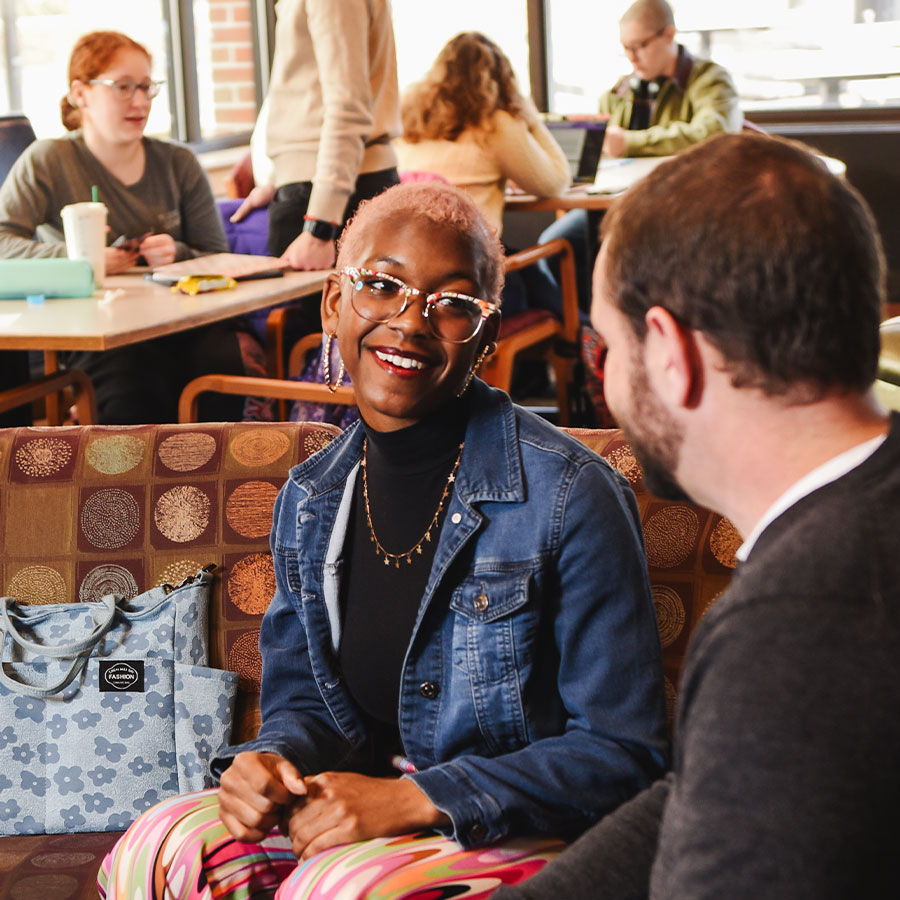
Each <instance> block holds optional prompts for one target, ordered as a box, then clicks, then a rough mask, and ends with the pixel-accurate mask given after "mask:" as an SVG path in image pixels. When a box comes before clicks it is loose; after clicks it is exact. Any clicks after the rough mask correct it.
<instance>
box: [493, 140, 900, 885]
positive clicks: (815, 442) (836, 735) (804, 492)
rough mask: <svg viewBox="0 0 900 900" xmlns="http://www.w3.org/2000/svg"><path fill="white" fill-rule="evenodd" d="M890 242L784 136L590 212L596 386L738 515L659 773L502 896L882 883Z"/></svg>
mask: <svg viewBox="0 0 900 900" xmlns="http://www.w3.org/2000/svg"><path fill="white" fill-rule="evenodd" d="M883 300H884V260H883V255H882V251H881V245H880V241H879V238H878V235H877V232H876V230H875V226H874V223H873V220H872V217H871V214H870V213H869V211H868V209H867V207H866V205H865V203H864V201H863V200H862V199H861V198H860V197H859V195H858V194H857V193H856V192H855V191H854V190H853V188H851V187H850V186H849V185H847V184H846V183H844V182H842V181H841V180H839V179H838V178H835V177H834V176H832V175H831V174H829V173H828V172H827V171H826V169H825V168H824V166H823V165H822V164H821V163H820V161H819V160H818V159H817V158H816V157H815V156H813V155H812V154H811V153H809V152H807V150H806V149H805V148H803V147H801V146H800V145H797V144H793V143H789V142H786V141H781V140H776V139H774V138H768V137H764V136H759V135H746V134H744V135H722V136H718V137H715V138H712V139H710V140H709V141H708V142H706V143H704V144H703V145H700V146H698V147H696V148H694V149H692V150H689V151H686V152H685V153H683V154H681V155H680V156H678V157H677V158H676V159H674V160H672V161H671V162H668V163H665V164H663V165H662V166H660V167H659V168H658V169H657V170H656V171H655V172H653V173H652V174H651V175H650V176H648V177H647V178H646V179H645V180H644V181H642V182H641V183H640V184H638V185H637V186H635V187H634V188H632V189H631V190H630V191H629V192H628V193H627V194H626V195H625V197H624V198H623V199H622V200H621V202H620V203H619V204H618V205H617V206H616V207H615V209H614V210H613V211H611V212H610V214H609V215H608V216H607V218H606V220H605V222H604V230H603V244H602V249H601V252H600V255H599V258H598V260H597V265H596V267H595V277H594V301H593V307H592V321H593V322H594V325H595V326H596V328H597V329H598V331H599V332H600V333H601V335H602V336H603V339H604V341H605V342H606V344H607V346H608V356H607V361H606V390H607V398H608V401H609V405H610V407H611V409H612V410H613V412H614V413H615V415H616V417H617V419H618V421H619V422H620V424H621V425H622V427H623V428H624V429H625V432H626V434H627V435H628V437H629V439H630V441H631V442H632V444H633V447H634V449H635V452H636V454H637V455H638V456H639V458H640V460H641V462H642V463H643V465H644V468H645V475H646V479H647V483H648V486H649V487H650V488H651V489H652V490H654V491H655V492H657V493H660V494H661V495H663V496H668V497H673V496H680V495H682V494H684V495H687V496H690V497H691V498H692V499H693V500H695V501H696V502H698V503H701V504H704V505H706V506H709V507H711V508H712V509H715V510H717V511H718V512H720V513H722V514H723V515H725V516H727V517H728V518H729V519H731V521H732V522H733V523H734V524H735V526H736V527H737V528H738V530H739V531H740V532H741V534H742V535H743V536H744V544H743V545H742V547H741V548H740V550H739V552H738V558H739V560H740V562H739V566H738V569H737V571H736V573H735V575H734V578H733V580H732V583H731V586H730V587H729V589H728V590H727V591H726V592H725V594H723V596H722V597H720V598H719V599H718V600H717V601H716V603H715V605H714V606H713V607H712V608H711V609H710V610H709V611H708V612H707V614H706V616H705V617H704V620H703V621H702V622H701V623H700V625H699V626H698V628H697V630H696V631H695V633H694V636H693V639H692V643H691V647H690V651H689V654H688V660H687V663H686V666H685V670H684V675H683V679H682V688H681V693H680V703H679V709H678V713H677V723H676V732H675V735H676V738H675V756H674V767H673V771H672V772H671V773H670V774H669V776H668V777H667V778H666V779H665V780H663V781H660V782H657V783H656V784H655V785H654V786H652V787H651V788H649V789H648V790H646V791H645V792H644V793H642V794H640V795H639V796H638V797H637V798H636V799H634V800H633V801H631V802H629V803H627V804H625V805H624V806H622V807H620V808H619V809H618V810H617V811H616V812H614V813H612V814H611V815H609V816H607V817H606V818H605V819H603V820H602V821H601V822H600V823H599V824H598V825H596V826H594V827H593V828H592V829H591V830H590V831H588V832H586V833H585V834H584V835H583V836H582V837H581V838H580V839H579V840H578V841H577V842H576V843H575V844H573V845H572V847H570V848H569V849H568V850H566V851H565V852H564V853H563V854H561V856H560V857H559V858H558V859H557V860H555V861H554V862H552V863H550V864H549V865H548V866H547V867H546V868H544V869H543V870H542V871H541V872H540V873H538V874H537V875H536V876H535V877H534V878H533V879H531V880H529V881H526V882H523V883H522V884H520V885H517V886H516V887H510V888H503V889H501V890H500V891H498V892H497V893H496V895H495V896H496V897H497V898H498V900H538V898H540V900H543V898H551V897H554V898H556V897H567V898H580V897H590V898H591V900H602V898H616V900H623V898H632V897H634V898H638V897H646V896H648V895H649V896H650V897H652V898H678V900H684V898H691V900H696V898H723V897H728V898H730V900H744V898H746V900H750V898H753V900H760V898H766V900H780V898H791V900H797V898H810V900H813V898H815V900H830V898H835V900H837V898H847V897H887V896H894V895H895V892H896V885H895V878H894V864H893V862H894V859H895V856H896V849H897V846H898V841H900V826H898V820H897V809H898V805H900V766H898V761H900V754H898V750H897V747H898V746H900V716H898V715H897V702H896V699H895V698H896V695H895V693H894V691H895V690H896V684H897V682H898V679H900V616H898V612H900V609H898V600H900V552H898V551H900V538H898V534H900V530H898V526H900V419H898V418H897V416H896V415H895V416H892V417H890V418H889V417H888V416H887V414H886V413H885V412H884V410H882V409H881V408H880V407H879V406H878V404H877V402H876V400H875V399H874V396H873V393H872V382H873V381H874V378H875V373H876V367H877V360H878V352H879V340H878V324H879V318H880V310H881V306H882V302H883Z"/></svg>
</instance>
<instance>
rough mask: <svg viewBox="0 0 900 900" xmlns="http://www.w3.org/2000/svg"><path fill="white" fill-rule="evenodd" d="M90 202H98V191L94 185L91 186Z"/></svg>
mask: <svg viewBox="0 0 900 900" xmlns="http://www.w3.org/2000/svg"><path fill="white" fill-rule="evenodd" d="M91 202H92V203H99V202H100V191H99V190H98V189H97V185H96V184H92V185H91Z"/></svg>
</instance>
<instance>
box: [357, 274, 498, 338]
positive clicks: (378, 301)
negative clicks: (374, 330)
mask: <svg viewBox="0 0 900 900" xmlns="http://www.w3.org/2000/svg"><path fill="white" fill-rule="evenodd" d="M341 274H342V275H346V276H347V277H348V278H349V279H350V283H351V292H350V302H351V304H352V305H353V309H354V310H355V311H356V312H357V313H358V314H359V315H361V316H362V317H363V318H364V319H368V320H369V321H370V322H379V323H382V324H384V323H385V322H390V321H391V319H394V318H396V317H397V316H399V315H400V314H401V313H402V312H403V311H404V310H405V309H406V307H407V306H409V301H410V299H411V298H412V297H416V296H423V297H424V298H425V311H424V316H425V319H426V320H427V322H428V325H429V327H430V328H431V331H432V333H433V334H434V336H435V337H436V338H438V339H439V340H442V341H446V342H447V343H449V344H465V343H466V342H467V341H471V340H472V338H473V337H475V335H476V334H478V332H479V331H480V330H481V326H482V324H483V323H484V320H485V319H487V318H488V317H489V316H490V315H491V314H492V313H495V312H497V311H498V310H499V309H500V304H499V303H491V302H490V301H489V300H480V299H479V298H478V297H470V296H469V295H468V294H460V293H458V292H457V291H438V292H436V293H434V294H428V293H426V292H425V291H420V290H418V288H412V287H410V286H409V285H408V284H404V283H403V282H402V281H401V280H400V279H399V278H396V277H394V276H393V275H385V274H384V273H383V272H374V271H373V270H372V269H360V268H357V267H356V266H344V268H343V269H341Z"/></svg>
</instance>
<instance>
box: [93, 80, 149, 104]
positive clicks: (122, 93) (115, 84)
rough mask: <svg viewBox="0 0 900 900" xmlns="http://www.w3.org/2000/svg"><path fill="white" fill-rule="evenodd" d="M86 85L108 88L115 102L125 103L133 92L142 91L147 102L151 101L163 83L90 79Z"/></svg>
mask: <svg viewBox="0 0 900 900" xmlns="http://www.w3.org/2000/svg"><path fill="white" fill-rule="evenodd" d="M88 84H102V85H105V86H106V87H108V88H109V89H110V90H111V91H112V92H113V95H114V96H115V97H116V99H117V100H121V101H122V102H123V103H127V102H128V101H129V100H131V98H132V97H133V96H134V92H135V91H143V92H144V93H145V94H146V95H147V99H148V100H152V99H153V98H154V97H155V96H156V95H157V94H158V93H159V92H160V89H161V88H162V86H163V85H164V84H165V82H164V81H135V80H134V79H133V78H92V79H91V80H90V81H89V82H88Z"/></svg>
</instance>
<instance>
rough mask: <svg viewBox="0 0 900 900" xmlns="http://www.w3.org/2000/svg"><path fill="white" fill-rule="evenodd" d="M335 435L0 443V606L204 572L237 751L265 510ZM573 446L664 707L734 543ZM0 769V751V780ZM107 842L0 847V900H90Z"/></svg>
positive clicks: (85, 430) (4, 436)
mask: <svg viewBox="0 0 900 900" xmlns="http://www.w3.org/2000/svg"><path fill="white" fill-rule="evenodd" d="M337 433H338V432H337V429H336V428H334V427H333V426H329V425H320V424H305V423H271V424H257V423H240V424H204V425H155V426H142V427H134V428H117V427H111V426H110V427H107V426H82V427H71V428H52V429H46V428H45V429H38V428H19V429H0V591H2V593H3V594H4V595H8V596H13V597H16V598H17V599H18V600H19V601H21V602H32V603H51V602H53V603H55V602H69V601H73V600H89V599H94V598H96V597H99V596H101V595H102V594H104V593H109V592H119V593H130V594H134V593H137V592H139V591H141V590H144V589H146V588H149V587H151V586H153V585H155V584H159V583H162V582H165V581H168V582H175V581H177V580H178V579H179V578H180V577H182V576H183V575H186V574H188V573H192V572H194V571H196V569H197V568H198V567H199V566H202V565H205V564H207V563H216V564H217V565H218V566H219V567H220V570H219V571H220V576H219V577H218V578H217V580H216V586H215V592H214V597H213V607H212V609H211V614H210V627H211V635H210V637H211V647H212V664H213V665H215V666H220V667H224V668H230V669H233V670H235V671H237V672H238V673H239V674H240V675H241V693H240V698H239V704H238V723H237V724H238V734H237V737H238V738H245V737H247V736H248V735H251V734H253V733H254V732H255V729H256V727H257V725H258V722H259V712H258V706H257V702H256V695H257V690H258V686H259V674H260V668H261V661H260V658H259V652H258V649H257V632H258V627H259V619H260V617H261V615H262V613H263V611H264V610H265V608H266V605H267V603H268V600H269V597H270V596H271V593H272V590H273V586H274V577H273V572H272V565H271V559H270V557H269V553H268V542H267V538H268V533H269V526H270V523H271V516H272V504H273V502H274V499H275V495H276V493H277V491H278V488H279V487H280V485H281V484H282V482H283V481H284V479H285V476H286V473H287V471H288V469H289V468H290V466H292V465H294V464H295V463H297V462H300V461H301V460H303V459H305V458H306V457H307V456H308V455H310V454H311V453H314V452H315V451H316V450H318V449H320V448H321V447H323V446H324V445H325V444H327V443H328V442H329V441H330V440H331V439H332V438H333V437H334V435H335V434H337ZM572 433H573V434H575V435H576V436H577V437H578V438H579V439H581V440H582V441H584V442H585V443H586V444H588V445H589V446H591V447H592V448H593V449H595V450H596V451H597V452H599V453H601V454H602V455H604V456H605V457H606V458H607V459H608V460H609V461H610V462H611V463H612V464H613V465H614V466H615V467H616V468H618V469H619V470H620V471H622V472H623V473H624V474H625V476H626V477H627V478H628V480H629V481H630V482H631V484H632V487H633V488H634V489H635V492H636V494H637V497H638V501H639V505H640V508H641V516H642V521H643V524H644V533H645V536H646V539H647V554H648V560H649V564H650V573H651V583H652V585H653V595H654V599H655V601H656V606H657V611H658V616H659V623H660V636H661V639H662V643H663V648H664V650H663V654H664V665H665V672H666V680H667V685H666V687H667V691H668V694H669V698H670V701H672V702H673V703H674V697H675V686H676V684H677V680H678V673H679V671H680V668H681V664H682V661H683V657H684V653H685V648H686V644H687V639H688V635H689V633H690V631H691V629H692V627H693V626H694V624H695V623H696V622H697V620H698V619H699V618H700V617H701V616H702V614H703V612H704V611H705V609H706V608H707V607H708V605H709V604H710V603H711V602H712V601H713V600H714V599H715V597H716V596H717V595H718V594H719V593H720V592H721V591H722V590H723V588H724V587H725V586H726V585H727V583H728V581H729V578H730V574H731V568H732V566H733V564H734V550H735V549H736V547H737V545H738V543H739V538H738V536H737V534H736V532H735V531H734V529H733V528H732V527H731V525H730V524H729V523H728V522H727V521H726V520H723V519H722V518H721V517H720V516H717V515H714V514H712V513H710V512H708V511H706V510H702V509H699V508H698V507H694V506H691V505H689V504H684V503H667V502H663V501H660V500H658V499H656V498H654V497H652V496H650V495H649V494H647V493H646V491H644V489H643V484H642V481H641V471H640V467H639V466H638V464H637V463H636V461H635V459H634V457H633V455H632V453H631V451H630V449H629V448H628V446H627V444H626V443H625V442H624V441H623V439H622V436H621V434H620V433H619V432H617V431H611V430H610V431H588V430H579V429H572ZM2 755H3V749H2V747H0V772H2ZM17 789H19V788H18V786H15V785H14V786H13V787H12V788H8V791H9V796H14V794H15V791H16V790H17ZM2 793H3V794H6V791H3V792H2ZM3 799H4V798H3V797H2V796H0V803H2V802H3ZM116 837H117V835H114V834H105V833H101V834H71V835H47V836H33V835H23V836H17V837H5V838H0V900H26V898H35V897H39V898H40V900H86V898H89V897H90V898H95V897H96V892H95V889H94V887H93V884H94V876H95V873H96V870H97V867H98V865H99V863H100V860H101V858H102V856H103V854H104V853H105V852H106V850H107V849H108V848H109V847H111V846H112V844H113V843H114V841H115V840H116Z"/></svg>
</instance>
